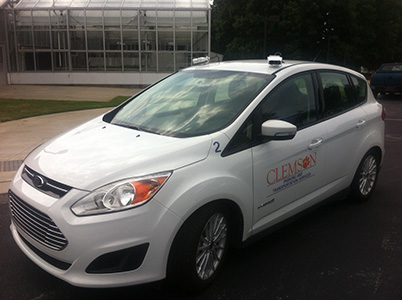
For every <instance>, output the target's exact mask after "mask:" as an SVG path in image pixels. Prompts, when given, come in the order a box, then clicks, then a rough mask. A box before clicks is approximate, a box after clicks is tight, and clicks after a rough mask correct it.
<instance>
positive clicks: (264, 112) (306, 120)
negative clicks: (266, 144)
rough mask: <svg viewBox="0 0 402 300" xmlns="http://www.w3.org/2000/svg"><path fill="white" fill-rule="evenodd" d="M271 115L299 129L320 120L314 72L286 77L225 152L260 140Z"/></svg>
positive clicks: (249, 145) (242, 148) (246, 146)
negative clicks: (264, 125) (262, 130)
mask: <svg viewBox="0 0 402 300" xmlns="http://www.w3.org/2000/svg"><path fill="white" fill-rule="evenodd" d="M270 119H271V120H273V119H276V120H284V121H288V122H290V123H292V124H294V125H296V126H297V127H298V129H299V130H300V129H302V128H304V127H306V126H308V125H311V124H313V123H315V122H316V121H317V120H318V110H317V101H316V96H315V92H314V85H313V79H312V76H311V74H308V73H307V74H302V75H297V76H294V77H292V78H290V79H287V80H286V81H284V82H283V83H282V84H280V85H279V86H278V87H277V88H275V89H274V90H273V91H272V92H271V93H269V94H268V95H267V96H266V97H265V99H264V100H263V102H262V103H261V105H260V106H259V107H258V108H257V109H256V110H255V111H254V112H253V113H252V114H251V116H250V117H249V118H248V119H247V121H246V122H245V123H244V124H243V126H242V127H241V128H240V129H239V131H238V132H237V133H236V134H235V136H234V137H233V138H232V140H231V141H230V143H229V145H228V146H227V147H226V149H225V151H224V153H223V154H222V155H223V156H226V155H230V154H232V153H235V152H238V151H242V150H244V149H247V148H249V147H252V146H253V145H256V144H258V143H259V141H260V140H259V138H258V137H259V136H260V134H261V125H262V123H263V122H265V121H267V120H270Z"/></svg>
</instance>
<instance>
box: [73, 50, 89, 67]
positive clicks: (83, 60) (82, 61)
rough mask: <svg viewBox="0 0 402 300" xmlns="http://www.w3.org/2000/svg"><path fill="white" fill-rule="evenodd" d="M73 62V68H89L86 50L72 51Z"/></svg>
mask: <svg viewBox="0 0 402 300" xmlns="http://www.w3.org/2000/svg"><path fill="white" fill-rule="evenodd" d="M71 62H72V67H73V70H86V69H87V57H86V53H85V52H77V51H72V52H71Z"/></svg>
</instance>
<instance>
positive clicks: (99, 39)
mask: <svg viewBox="0 0 402 300" xmlns="http://www.w3.org/2000/svg"><path fill="white" fill-rule="evenodd" d="M87 34H88V49H89V50H103V32H102V31H88V32H87Z"/></svg>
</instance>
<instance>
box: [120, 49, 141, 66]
mask: <svg viewBox="0 0 402 300" xmlns="http://www.w3.org/2000/svg"><path fill="white" fill-rule="evenodd" d="M139 65H140V62H139V55H138V53H131V52H125V53H124V70H125V71H138V70H139Z"/></svg>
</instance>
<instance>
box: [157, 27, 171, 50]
mask: <svg viewBox="0 0 402 300" xmlns="http://www.w3.org/2000/svg"><path fill="white" fill-rule="evenodd" d="M158 48H159V50H161V51H173V49H174V42H173V32H172V31H170V32H169V31H158Z"/></svg>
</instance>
